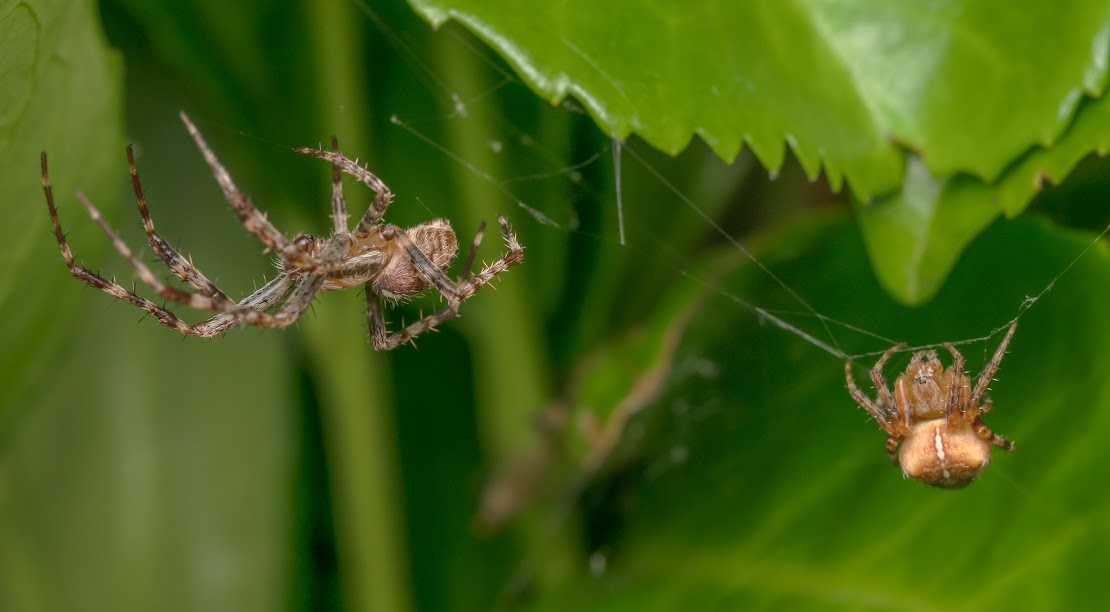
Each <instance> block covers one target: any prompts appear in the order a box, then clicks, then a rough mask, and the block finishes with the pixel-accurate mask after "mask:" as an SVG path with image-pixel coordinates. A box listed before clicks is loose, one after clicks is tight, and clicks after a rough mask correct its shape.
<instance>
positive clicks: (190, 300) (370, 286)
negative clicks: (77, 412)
mask: <svg viewBox="0 0 1110 612" xmlns="http://www.w3.org/2000/svg"><path fill="white" fill-rule="evenodd" d="M181 120H182V121H183V122H184V123H185V127H186V129H188V131H189V134H190V135H192V137H193V140H194V141H196V144H197V147H198V148H199V149H200V152H201V154H202V155H203V156H204V159H205V161H206V162H207V163H208V165H209V167H211V169H212V172H213V173H214V174H215V175H216V181H217V182H218V183H219V184H220V188H221V189H222V190H223V192H224V197H226V198H227V201H228V202H229V203H230V204H231V207H232V208H233V209H234V210H235V212H236V214H237V215H238V216H239V221H240V222H241V223H242V224H243V227H244V228H246V229H247V231H249V232H250V233H252V234H254V235H255V236H256V237H257V238H258V239H259V240H261V241H262V243H263V244H265V245H266V247H267V249H268V250H272V251H274V252H275V253H277V254H278V256H279V257H280V261H279V263H278V267H279V269H280V270H281V272H280V273H279V274H278V275H277V277H275V278H274V279H273V280H271V281H269V282H268V283H266V285H265V286H263V287H262V288H261V289H259V290H257V291H255V292H254V293H252V294H250V295H249V296H247V297H246V298H244V299H243V300H242V301H240V302H235V301H233V300H232V299H230V298H228V297H227V295H226V294H225V293H224V292H223V291H221V290H220V289H218V288H217V287H216V286H215V285H214V284H212V282H211V281H209V280H208V279H207V278H205V276H204V275H203V274H201V272H200V271H199V270H197V269H196V268H195V267H193V264H192V262H191V261H190V259H189V258H188V257H184V256H182V255H181V253H179V252H177V251H176V250H174V249H173V247H171V246H170V245H169V243H167V242H166V241H165V240H164V239H162V237H161V236H159V235H158V234H156V233H155V232H154V222H153V221H151V218H150V213H149V212H148V211H147V207H146V198H144V197H143V190H142V187H141V186H140V185H139V175H138V172H137V171H136V170H135V158H134V155H133V154H132V152H131V147H127V164H128V166H129V167H130V169H131V182H132V185H133V186H134V189H135V198H136V200H137V201H138V205H139V214H140V215H141V216H142V219H143V227H144V228H145V229H146V234H147V238H148V239H149V241H150V245H151V246H152V247H153V248H154V251H155V252H156V253H158V256H159V257H160V258H161V259H162V261H164V262H165V263H166V265H167V266H168V267H169V268H170V270H171V271H172V272H173V273H174V274H175V275H176V276H177V277H178V278H180V279H181V280H182V281H184V282H185V283H187V284H188V285H189V286H190V287H192V288H193V289H194V290H195V292H190V291H184V290H181V289H178V288H176V287H171V286H169V285H166V284H164V283H163V282H162V281H160V280H159V279H158V278H157V277H156V276H154V274H152V273H151V271H150V270H149V269H148V268H147V267H146V265H144V264H143V263H142V262H141V261H139V260H138V259H137V258H136V257H135V256H134V255H133V254H132V253H131V250H130V249H129V248H128V247H127V245H126V244H124V243H123V241H121V240H120V239H119V238H118V237H117V236H116V234H115V233H114V232H113V231H112V230H111V228H109V227H108V224H107V223H106V222H105V221H104V218H103V217H102V216H101V215H100V212H99V211H98V210H97V209H96V207H94V206H93V205H92V203H91V202H89V200H88V198H86V197H85V196H84V194H82V193H80V192H78V193H77V199H78V200H80V201H81V203H82V204H83V205H84V206H85V208H86V209H87V210H88V211H89V215H90V216H91V217H92V218H93V220H94V221H95V222H96V223H97V225H99V226H100V229H102V230H103V231H104V233H105V234H107V235H108V238H109V239H110V240H111V241H112V244H113V245H114V246H115V248H116V250H117V251H119V253H120V255H122V256H123V258H124V259H126V260H127V261H128V262H129V263H130V264H131V266H132V267H133V268H135V271H136V273H137V274H138V276H139V279H140V280H142V281H143V282H144V283H146V284H147V285H149V286H150V287H151V288H152V289H153V290H154V292H155V293H157V294H158V295H159V296H161V297H162V298H164V299H168V300H172V301H175V302H179V303H181V304H185V305H186V306H189V307H191V308H195V309H198V310H209V311H214V312H216V313H218V314H216V315H215V316H213V317H212V318H210V319H208V320H206V321H202V322H200V323H196V324H192V325H190V324H188V323H186V322H184V321H182V320H181V319H179V318H178V317H177V316H176V315H174V314H173V313H171V312H169V311H168V310H166V309H165V308H162V307H160V306H158V305H157V304H155V303H153V302H151V301H150V300H148V299H146V298H144V297H141V296H139V295H137V294H135V293H134V292H133V291H128V290H127V289H125V288H123V287H122V286H120V285H119V284H118V283H116V282H115V281H114V280H108V279H105V278H104V277H102V276H100V275H99V274H96V273H95V272H92V271H91V270H89V269H87V268H85V267H83V266H79V265H77V264H76V263H74V259H73V253H72V252H70V249H69V245H68V244H66V239H65V233H64V232H63V231H62V226H61V224H60V222H59V221H58V211H57V208H56V207H55V206H54V196H53V193H52V190H51V187H50V180H49V179H48V178H47V173H46V152H45V151H44V152H43V153H42V187H43V191H44V192H45V194H46V206H47V208H49V210H50V218H51V220H52V221H53V222H54V233H55V236H56V237H57V239H58V246H59V248H60V249H61V251H62V258H63V259H64V260H65V263H66V266H67V267H69V270H70V272H71V273H72V274H73V276H75V277H77V278H78V279H80V280H82V281H84V282H85V283H88V284H89V285H92V286H93V287H96V288H97V289H100V290H101V291H104V292H106V293H108V294H110V295H113V296H115V297H117V298H119V299H121V300H123V301H125V302H128V303H130V304H133V305H135V306H137V307H139V308H141V309H143V310H145V311H147V312H148V313H150V314H151V315H153V316H154V318H156V319H157V320H158V321H159V322H160V323H162V324H163V325H166V326H167V327H172V328H173V329H175V330H177V331H179V332H181V333H183V334H189V335H193V336H201V337H210V336H216V335H219V334H222V333H224V332H226V331H228V330H230V329H232V328H234V327H238V326H240V325H256V326H258V327H275V328H284V327H287V326H289V325H290V324H292V323H293V322H294V321H296V320H297V317H299V316H300V315H301V313H303V312H304V311H305V309H307V308H308V306H309V305H310V304H311V303H312V300H313V299H314V298H315V297H316V295H317V294H318V293H322V292H325V291H336V290H340V289H347V288H349V287H356V286H359V285H362V286H364V287H365V290H366V312H367V320H368V322H369V325H370V342H371V343H372V344H373V346H374V348H375V349H377V350H389V349H393V348H396V347H398V346H400V345H402V344H404V343H406V342H409V341H411V340H412V339H413V338H415V337H416V336H418V335H419V334H421V333H423V332H425V331H428V330H430V329H433V328H435V326H437V325H439V324H440V323H442V322H444V321H446V320H448V319H451V318H453V317H455V316H457V315H458V312H459V304H461V303H462V302H463V301H465V300H466V299H468V298H470V297H471V296H472V295H474V293H475V292H477V291H478V289H479V288H481V287H482V286H483V285H486V284H488V283H489V282H490V281H492V280H493V279H494V278H496V277H497V275H498V274H500V273H502V272H504V271H505V270H507V269H508V268H509V267H510V266H513V265H515V264H518V263H520V262H521V261H522V260H523V259H524V249H523V247H521V246H520V243H519V242H518V241H517V238H516V235H515V234H514V233H513V231H512V228H511V227H510V226H509V222H508V221H507V220H506V219H505V218H504V217H501V216H499V217H498V218H497V220H498V222H499V223H500V225H501V232H502V234H503V236H504V239H505V243H506V245H508V248H509V252H508V253H507V254H505V255H504V256H502V257H501V258H500V259H498V260H496V261H494V262H493V263H491V264H489V265H487V266H485V268H484V269H483V270H482V271H481V272H479V273H477V274H471V266H472V265H473V263H474V255H475V253H476V252H477V250H478V245H479V244H480V243H481V241H482V233H483V230H484V229H485V223H484V222H483V224H482V226H481V227H479V228H478V233H477V235H475V237H474V242H473V244H472V246H471V249H470V256H469V258H468V259H467V262H466V265H465V267H464V270H463V274H462V277H461V278H460V279H459V280H458V281H454V280H451V279H450V278H449V277H448V276H447V275H446V274H445V273H444V270H445V269H446V268H447V266H449V265H450V264H451V262H452V261H454V259H455V256H456V254H457V252H458V240H457V239H456V237H455V232H454V230H452V229H451V224H450V223H449V222H448V221H447V220H446V219H434V220H432V221H428V222H425V223H421V224H420V225H417V226H415V227H411V228H409V229H406V230H402V229H401V228H399V227H397V226H396V225H392V224H389V223H385V222H384V221H382V217H383V216H384V215H385V211H386V208H388V207H389V204H390V202H391V201H392V200H393V193H392V192H391V191H390V190H389V188H388V187H386V185H385V183H383V182H382V181H381V179H379V178H378V177H377V176H375V175H374V174H372V173H371V172H370V171H369V170H367V169H366V168H363V167H362V166H359V165H358V164H357V163H356V162H354V161H351V160H350V159H347V158H346V157H345V156H343V155H342V154H341V153H340V152H339V143H338V141H337V140H336V139H335V138H334V137H333V138H332V141H331V145H332V150H331V151H318V150H316V149H297V152H298V153H302V154H304V155H310V156H312V157H316V158H319V159H323V160H326V161H329V162H331V165H332V199H331V209H332V215H331V216H332V221H333V223H334V229H333V230H332V234H331V236H329V237H328V238H314V237H312V236H299V237H297V238H296V239H294V240H290V239H289V238H287V237H286V236H285V235H284V234H282V233H281V232H280V231H278V230H277V229H276V228H275V227H274V226H273V225H272V224H271V223H270V221H269V220H268V219H267V218H266V215H265V214H263V213H262V212H260V211H259V210H258V209H257V208H255V207H254V205H253V204H251V202H250V200H249V199H248V198H247V196H246V195H244V194H243V193H242V192H241V191H239V189H238V188H237V187H236V186H235V184H234V183H233V182H232V181H231V176H230V175H229V174H228V173H227V170H225V169H224V167H223V165H221V164H220V162H219V161H218V160H217V159H216V156H215V154H213V153H212V150H211V149H209V148H208V145H207V144H206V143H205V142H204V138H202V137H201V135H200V132H199V131H198V130H197V128H196V126H194V125H193V123H192V122H191V121H189V118H188V117H186V116H185V113H181ZM341 173H346V174H349V175H351V176H353V177H354V178H355V179H357V180H358V181H359V182H361V183H362V184H364V185H366V186H367V187H369V188H370V189H371V190H373V191H374V193H375V197H374V200H373V202H372V203H371V204H370V208H369V209H368V210H367V211H366V213H365V215H363V217H362V219H361V220H360V221H359V223H358V225H357V226H356V227H355V229H354V231H350V230H349V229H348V225H347V204H346V201H345V199H344V197H343V185H342V183H341V181H340V178H341V176H342V174H341ZM429 287H435V289H436V290H437V291H439V293H440V294H441V295H442V296H443V297H444V298H446V300H447V306H446V307H445V308H444V309H443V310H440V311H439V312H437V313H435V314H432V315H429V316H427V317H424V318H421V319H420V320H419V321H417V322H415V323H413V324H411V325H409V326H407V327H404V328H403V329H401V330H400V331H398V332H396V333H393V334H390V333H389V330H388V328H387V327H386V323H385V318H384V316H383V315H382V310H383V308H384V307H385V306H388V305H392V304H395V303H396V302H398V301H400V300H403V299H406V298H409V297H412V296H415V295H418V294H420V293H422V292H423V291H425V290H426V289H428V288H429ZM279 304H280V307H279V306H278V305H279ZM270 311H272V312H270Z"/></svg>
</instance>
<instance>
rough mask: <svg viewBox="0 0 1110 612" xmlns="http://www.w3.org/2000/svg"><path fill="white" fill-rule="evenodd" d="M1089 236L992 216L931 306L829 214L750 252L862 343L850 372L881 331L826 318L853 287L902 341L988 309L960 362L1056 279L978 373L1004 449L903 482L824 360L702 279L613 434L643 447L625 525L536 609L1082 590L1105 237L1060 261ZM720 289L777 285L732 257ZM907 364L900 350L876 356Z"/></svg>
mask: <svg viewBox="0 0 1110 612" xmlns="http://www.w3.org/2000/svg"><path fill="white" fill-rule="evenodd" d="M1091 239H1092V236H1091V235H1089V234H1081V233H1074V232H1068V231H1063V230H1059V229H1055V228H1052V227H1050V226H1049V225H1048V224H1046V223H1044V222H1043V221H1041V220H1031V221H1024V222H1020V223H1009V224H1000V225H999V226H997V227H995V228H993V229H992V230H991V231H988V232H987V233H985V234H984V235H983V237H982V239H981V240H980V241H978V242H976V244H975V245H974V246H973V247H972V248H971V249H970V250H969V252H968V254H967V257H966V258H965V260H964V264H963V265H961V266H960V267H959V268H957V269H956V271H955V272H954V273H953V275H952V279H951V281H950V283H949V284H948V285H947V286H946V287H945V288H944V289H943V290H942V291H941V292H940V294H939V295H938V296H937V298H936V300H935V302H934V305H933V307H932V308H930V309H929V310H927V311H920V310H910V309H906V308H903V307H899V306H897V305H896V304H894V303H892V302H891V301H890V300H889V299H887V298H886V297H884V295H883V294H882V292H881V291H880V290H879V287H878V286H877V285H874V284H871V283H867V282H861V280H860V277H859V271H860V270H861V269H864V268H865V266H866V262H865V259H864V253H863V249H862V245H860V244H859V243H858V242H857V239H856V238H855V237H854V236H853V232H852V231H851V229H850V228H849V227H846V226H844V225H843V224H837V225H833V226H830V227H829V229H828V231H826V232H824V233H823V234H820V235H818V236H817V237H816V241H815V242H814V244H813V247H812V248H811V249H810V250H808V251H806V252H805V253H804V254H803V255H801V256H800V257H787V258H781V257H776V256H773V255H769V254H766V253H765V254H764V255H765V259H764V261H765V262H774V265H773V266H772V269H773V271H774V272H775V273H776V274H778V275H780V276H781V277H783V278H790V279H791V280H792V284H791V287H792V288H793V289H795V290H798V291H800V292H802V293H803V294H804V295H807V296H810V297H812V299H813V303H814V305H815V307H816V308H817V310H818V311H819V312H821V313H822V314H825V315H828V316H829V317H831V324H832V325H833V330H834V337H833V339H832V340H830V342H835V343H837V344H838V345H839V346H841V347H842V348H843V349H844V350H845V351H847V352H848V353H855V354H863V353H867V354H871V355H872V357H869V358H867V359H864V360H861V363H859V368H858V369H857V372H859V373H860V374H861V376H862V373H863V372H864V371H865V369H866V368H868V367H870V365H871V359H874V356H873V353H872V352H873V351H881V350H883V349H885V348H887V346H888V345H887V344H886V343H885V342H883V341H881V340H876V339H875V338H871V337H869V336H866V335H861V334H857V333H855V332H853V331H852V330H851V329H850V328H842V327H840V326H839V325H838V323H839V321H844V322H846V323H854V322H857V321H858V320H859V317H860V316H861V315H862V311H860V310H859V306H860V304H867V306H868V307H867V310H866V322H865V324H866V329H867V331H868V332H873V333H878V334H882V335H883V336H887V337H889V338H892V339H897V340H905V341H908V342H909V343H910V344H911V345H921V344H925V343H934V342H944V341H953V340H957V339H960V338H967V337H976V336H981V335H983V334H985V333H986V332H988V331H990V330H992V329H994V330H995V332H996V334H995V335H993V336H992V337H991V338H990V339H989V341H983V340H980V341H976V342H974V343H972V344H966V345H962V346H961V347H960V348H961V350H962V352H963V353H964V354H965V355H966V356H967V357H968V359H969V370H970V371H971V372H977V371H978V368H979V367H981V366H982V365H983V364H984V363H985V362H986V360H987V359H989V354H990V352H992V351H993V349H994V347H995V343H997V342H998V341H999V340H1000V335H998V333H997V332H999V331H1000V329H998V328H999V326H1002V327H1004V325H1005V322H1006V320H1007V319H1008V318H1010V317H1012V316H1013V314H1014V312H1015V311H1016V310H1017V308H1018V306H1020V305H1021V304H1022V302H1023V299H1024V298H1025V296H1027V295H1036V294H1037V293H1038V292H1039V291H1041V290H1042V289H1043V288H1045V287H1046V286H1048V284H1049V283H1051V282H1053V281H1056V282H1055V286H1054V288H1053V289H1052V290H1051V291H1050V292H1049V293H1047V294H1045V295H1044V296H1043V297H1041V298H1040V299H1039V300H1038V301H1036V302H1035V303H1034V304H1033V306H1032V307H1031V308H1030V309H1029V310H1028V311H1027V312H1026V313H1025V314H1024V316H1022V317H1021V319H1020V323H1019V326H1018V332H1017V335H1016V336H1015V338H1014V341H1013V343H1012V344H1011V348H1010V351H1009V353H1008V355H1007V357H1006V359H1005V360H1004V361H1003V363H1002V369H1001V371H1000V372H999V374H998V375H997V379H998V382H996V383H995V384H994V386H993V390H992V396H993V398H994V400H995V407H996V408H995V410H994V411H993V412H992V413H991V414H990V415H989V418H988V419H987V421H988V424H989V425H990V426H991V427H992V428H993V429H994V430H995V431H998V432H999V433H1002V434H1004V435H1006V436H1008V437H1009V438H1010V439H1012V440H1015V441H1016V444H1017V450H1016V451H1015V452H1014V453H1013V454H1006V453H1002V452H998V451H996V454H995V457H994V464H993V465H992V466H991V467H990V468H989V469H988V471H987V472H986V474H985V475H984V476H983V478H982V479H981V480H980V481H979V482H977V483H975V484H973V485H972V486H971V487H969V488H967V489H964V490H962V491H958V492H952V491H941V490H936V489H930V488H927V487H924V486H923V485H920V484H918V483H916V482H912V481H906V480H904V479H903V478H902V476H901V474H900V473H899V472H898V471H897V470H896V469H894V468H892V467H891V466H890V465H889V463H888V462H887V459H886V456H885V453H884V452H883V439H884V434H883V433H882V432H881V431H880V430H879V428H878V427H877V426H876V425H875V424H874V423H873V422H870V421H869V420H868V419H867V418H866V416H865V414H864V413H863V411H862V410H860V409H859V408H858V407H855V406H854V404H853V402H852V400H851V399H850V398H849V397H848V394H847V392H846V391H845V389H844V381H843V378H842V374H841V372H842V365H841V362H840V361H839V360H837V359H835V358H830V356H829V355H828V354H827V353H824V352H821V351H819V350H816V349H815V348H814V347H813V346H812V345H811V344H808V343H806V342H805V341H803V340H801V339H800V338H799V337H798V336H796V335H791V334H786V333H783V332H782V331H781V330H779V329H777V328H775V327H772V326H768V325H765V324H760V321H759V317H757V316H756V315H754V314H753V313H752V312H751V311H750V310H748V309H746V308H741V307H738V306H737V305H736V304H735V303H734V302H732V301H731V300H729V299H728V298H727V297H725V296H722V295H716V296H715V297H714V299H712V300H711V301H710V303H709V304H708V305H707V308H706V312H708V313H713V316H704V317H698V318H696V319H695V322H694V324H693V325H692V327H691V330H690V332H689V333H688V334H687V337H686V341H685V342H684V344H683V347H682V351H681V352H682V357H680V358H679V359H678V361H677V365H676V368H675V371H674V373H673V374H672V375H671V378H670V381H669V385H668V392H667V393H665V394H664V396H663V398H662V399H661V400H660V401H659V402H658V403H657V404H656V405H654V406H653V407H652V408H651V409H650V410H648V411H647V412H645V413H644V414H643V416H642V418H640V419H637V420H636V421H634V422H633V423H631V424H630V425H629V430H630V431H631V432H634V433H633V434H632V435H630V436H628V437H627V439H626V442H625V445H626V446H631V447H633V448H635V449H636V453H635V454H634V455H632V456H638V457H639V460H638V461H636V462H634V463H632V464H631V465H629V464H627V463H626V464H625V468H624V471H625V472H632V474H633V476H632V477H631V478H630V479H629V478H625V487H624V490H623V492H621V491H619V490H618V492H616V493H612V494H611V495H610V502H609V503H611V504H616V507H615V509H616V511H617V512H619V513H620V515H621V516H622V517H623V518H622V525H623V527H622V529H621V530H619V531H616V532H614V531H611V532H609V534H608V535H607V536H606V537H605V538H604V539H603V540H602V541H601V542H599V543H598V544H597V545H596V550H598V551H599V552H598V553H597V554H599V555H601V556H602V557H603V558H607V559H608V566H607V569H606V570H605V571H604V573H603V575H600V576H590V575H587V574H586V573H585V571H584V570H583V575H582V576H581V578H580V579H579V580H578V581H577V582H576V583H574V584H573V585H572V586H570V587H569V588H568V589H567V590H566V591H564V592H563V593H562V594H561V595H560V596H556V597H553V598H549V599H546V600H544V601H543V602H542V604H541V605H538V606H537V607H538V608H540V609H551V610H560V609H582V608H589V609H598V610H617V609H622V610H623V609H647V610H672V609H705V608H713V609H784V608H814V607H819V608H822V609H861V608H881V609H889V608H897V609H908V608H913V609H946V610H951V609H968V610H982V609H1018V608H1034V609H1039V608H1056V607H1065V608H1082V607H1084V606H1085V605H1086V602H1089V601H1090V600H1091V598H1097V596H1098V593H1100V592H1101V591H1102V587H1103V579H1102V577H1101V574H1100V572H1098V571H1097V570H1096V569H1094V567H1093V566H1090V567H1087V568H1086V569H1085V567H1084V562H1083V561H1081V560H1083V559H1092V558H1094V557H1091V556H1090V555H1091V554H1092V550H1101V549H1102V548H1104V547H1105V546H1106V545H1107V543H1110V520H1108V518H1107V517H1108V516H1110V515H1108V514H1107V509H1108V508H1110V495H1108V494H1107V493H1106V492H1105V491H1104V490H1103V489H1102V488H1099V487H1092V486H1091V483H1092V482H1096V481H1097V480H1098V478H1099V476H1098V474H1099V469H1100V466H1102V465H1105V463H1106V462H1107V461H1108V460H1110V457H1108V456H1107V452H1108V451H1107V450H1106V449H1107V445H1106V443H1105V440H1106V436H1107V432H1110V410H1108V409H1107V407H1108V406H1110V377H1108V376H1107V375H1108V374H1110V358H1107V355H1106V351H1105V346H1106V345H1107V344H1108V343H1110V323H1108V321H1107V318H1106V316H1105V307H1104V305H1105V303H1106V301H1107V300H1108V299H1110V295H1108V292H1110V286H1108V285H1107V284H1106V282H1105V280H1106V279H1107V278H1110V254H1108V252H1107V249H1106V248H1105V246H1104V245H1101V244H1100V245H1099V246H1098V248H1096V249H1094V250H1091V251H1089V252H1087V253H1086V254H1085V255H1084V256H1083V257H1082V258H1081V259H1079V261H1078V262H1077V263H1076V265H1075V266H1074V267H1073V268H1072V269H1071V270H1069V271H1068V272H1067V273H1066V275H1065V276H1062V277H1060V278H1058V279H1057V278H1056V277H1057V275H1058V274H1060V272H1061V271H1062V270H1064V268H1065V267H1066V266H1067V264H1068V263H1069V262H1070V261H1071V260H1072V259H1074V258H1075V257H1077V256H1078V255H1079V254H1080V253H1081V252H1083V250H1084V249H1085V248H1086V247H1088V246H1089V245H1090V241H1091ZM730 257H732V258H734V259H735V258H736V256H735V254H733V255H730ZM985 279H990V284H989V287H988V286H987V285H984V280H985ZM724 287H725V291H726V292H729V293H738V294H741V295H749V294H757V295H761V296H765V297H766V299H767V303H768V304H770V305H771V307H770V308H769V310H771V311H772V312H775V311H777V309H776V308H775V307H774V306H775V305H776V304H778V303H782V305H783V306H790V305H791V304H792V298H791V297H790V296H788V295H784V294H783V291H782V289H781V288H780V287H778V286H777V285H776V284H775V283H774V282H772V281H771V280H770V279H769V278H768V277H766V276H765V275H763V274H762V273H760V272H759V271H758V270H756V269H754V268H753V267H752V266H749V265H740V266H739V267H738V268H737V271H736V272H735V273H733V274H732V275H731V276H730V278H729V279H728V280H726V281H725V283H724ZM846 288H850V290H848V289H846ZM784 316H787V317H788V318H789V317H791V315H784ZM792 320H795V319H792ZM796 322H797V323H798V324H799V325H800V326H802V327H803V329H806V330H809V331H815V330H817V329H820V328H819V327H817V326H816V323H815V322H813V321H812V320H807V319H806V318H799V319H796ZM815 333H819V332H815ZM826 338H827V337H826ZM905 364H906V356H905V355H901V356H899V357H898V358H896V359H895V360H894V362H892V366H891V367H890V368H888V369H889V370H890V371H897V370H899V369H901V368H904V367H905ZM626 451H627V449H626ZM629 481H631V484H628V483H629ZM618 489H619V485H618ZM1094 554H1095V555H1096V557H1097V556H1099V554H1100V553H1094ZM1095 565H1097V563H1096V564H1095ZM595 567H596V564H595ZM922 568H929V569H928V571H923V569H922Z"/></svg>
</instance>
